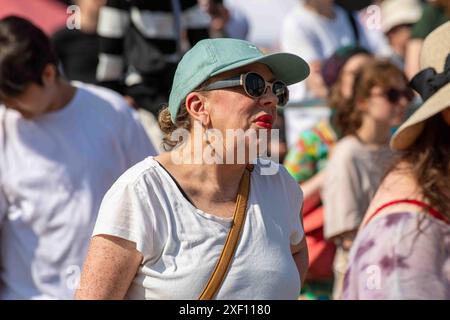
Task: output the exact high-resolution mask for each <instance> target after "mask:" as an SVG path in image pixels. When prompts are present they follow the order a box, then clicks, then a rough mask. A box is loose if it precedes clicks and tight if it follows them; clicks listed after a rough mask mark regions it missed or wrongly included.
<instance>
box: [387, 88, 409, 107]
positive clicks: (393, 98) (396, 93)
mask: <svg viewBox="0 0 450 320" xmlns="http://www.w3.org/2000/svg"><path fill="white" fill-rule="evenodd" d="M384 96H385V97H386V98H387V99H388V100H389V102H391V103H396V102H398V100H400V98H402V97H405V98H406V100H408V101H411V100H412V99H413V98H414V93H413V92H412V90H409V89H405V90H397V89H394V88H391V89H388V90H386V91H385V92H384Z"/></svg>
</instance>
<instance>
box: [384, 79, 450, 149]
mask: <svg viewBox="0 0 450 320" xmlns="http://www.w3.org/2000/svg"><path fill="white" fill-rule="evenodd" d="M447 107H450V83H448V84H447V85H445V86H444V87H443V88H441V89H440V90H439V91H437V92H436V93H435V94H433V95H432V96H431V97H430V98H429V99H428V100H427V101H425V103H424V104H423V105H422V106H421V107H420V108H419V109H417V110H416V112H414V113H413V114H412V115H411V116H410V117H409V118H408V120H406V121H405V122H404V123H403V124H402V125H401V126H400V128H398V129H397V131H396V132H395V133H394V135H393V136H392V138H391V141H390V146H391V148H392V149H394V150H404V149H406V148H408V147H409V146H410V145H411V144H413V143H414V141H416V139H417V137H418V136H419V135H420V134H421V132H422V130H423V128H424V121H425V120H427V119H429V118H431V117H432V116H434V115H436V114H438V113H439V112H441V111H442V110H444V109H446V108H447Z"/></svg>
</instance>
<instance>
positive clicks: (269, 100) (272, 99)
mask: <svg viewBox="0 0 450 320" xmlns="http://www.w3.org/2000/svg"><path fill="white" fill-rule="evenodd" d="M259 102H260V103H261V104H262V105H263V106H265V107H276V106H277V103H278V98H277V96H276V95H275V94H274V93H273V92H272V90H271V89H270V87H269V86H267V87H266V91H265V92H264V94H263V95H262V96H261V97H260V98H259Z"/></svg>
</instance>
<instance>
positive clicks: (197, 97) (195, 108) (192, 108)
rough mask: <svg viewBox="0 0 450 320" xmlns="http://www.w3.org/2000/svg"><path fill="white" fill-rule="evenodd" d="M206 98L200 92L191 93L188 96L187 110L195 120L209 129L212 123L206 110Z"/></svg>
mask: <svg viewBox="0 0 450 320" xmlns="http://www.w3.org/2000/svg"><path fill="white" fill-rule="evenodd" d="M205 102H206V97H205V96H204V95H202V94H200V93H199V92H191V93H189V94H188V95H187V96H186V110H187V112H188V113H189V114H190V115H191V117H192V118H194V119H195V120H198V121H200V123H201V124H202V125H203V126H204V127H207V126H208V124H209V121H210V118H209V112H208V110H207V108H206V103H205Z"/></svg>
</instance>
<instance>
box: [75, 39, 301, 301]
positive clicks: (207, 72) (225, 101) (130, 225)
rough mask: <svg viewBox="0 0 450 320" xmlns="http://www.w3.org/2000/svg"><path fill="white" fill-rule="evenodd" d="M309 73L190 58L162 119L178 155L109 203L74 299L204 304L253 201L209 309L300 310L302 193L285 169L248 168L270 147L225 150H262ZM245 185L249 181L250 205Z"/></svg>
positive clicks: (210, 45)
mask: <svg viewBox="0 0 450 320" xmlns="http://www.w3.org/2000/svg"><path fill="white" fill-rule="evenodd" d="M308 73H309V69H308V65H307V64H306V62H304V61H303V60H302V59H301V58H300V57H298V56H295V55H292V54H286V53H278V54H272V55H267V56H266V55H263V54H262V52H261V51H260V50H259V49H258V48H257V47H256V46H255V45H253V44H252V43H250V42H247V41H244V40H237V39H208V40H202V41H200V42H198V43H197V44H196V45H195V46H194V47H193V48H192V49H191V50H189V51H188V52H187V53H186V54H185V55H184V57H183V59H182V60H181V62H180V63H179V64H178V66H177V71H176V76H175V78H174V81H173V85H172V91H171V94H170V99H169V105H168V107H166V108H165V109H163V111H162V112H161V114H160V117H159V123H160V126H161V128H162V129H163V131H164V132H165V133H166V137H165V142H166V146H167V147H168V149H169V150H170V151H169V152H166V153H162V154H161V155H159V156H157V157H149V158H147V159H146V160H144V161H142V162H140V163H139V164H137V165H135V166H134V167H133V168H131V169H129V170H128V171H127V172H125V173H124V174H123V175H122V176H121V177H120V178H119V180H117V182H116V183H115V184H114V185H113V186H112V187H111V189H110V190H109V191H108V193H107V194H106V195H105V198H104V199H103V202H102V205H101V208H100V212H99V216H98V219H97V222H96V225H95V229H94V233H93V238H92V240H91V245H90V249H89V252H88V255H87V258H86V262H85V264H84V267H83V272H82V275H81V282H80V288H79V289H78V290H77V293H76V298H78V299H123V298H127V299H197V298H200V297H201V296H202V295H201V293H202V290H203V289H204V288H205V287H207V283H208V279H209V278H210V276H211V274H212V271H213V270H214V267H215V265H216V263H217V261H218V259H219V256H220V255H221V252H222V249H223V247H224V243H225V239H226V238H227V234H228V232H229V230H230V228H231V227H232V225H233V222H234V221H236V220H234V219H233V217H234V216H235V213H236V212H239V211H240V210H239V209H238V208H239V206H238V205H237V204H238V203H240V201H239V199H242V198H243V197H244V198H247V199H248V202H247V204H245V205H244V207H243V208H244V210H243V211H246V216H245V220H244V224H243V228H242V230H241V233H240V238H239V239H238V243H237V248H236V251H235V253H234V255H233V257H232V259H231V261H230V264H229V267H228V271H227V272H226V273H225V278H224V280H223V282H221V285H219V286H218V290H217V291H216V292H215V293H214V294H213V295H212V296H211V297H209V298H215V299H297V298H298V295H299V292H300V288H301V282H302V281H304V279H305V275H306V271H307V267H308V250H307V247H306V242H305V238H304V231H303V227H302V222H301V213H300V212H301V207H302V202H303V200H302V192H301V190H300V188H299V186H298V184H297V183H296V182H295V180H294V179H292V178H291V177H290V175H289V174H288V173H287V171H286V169H284V167H283V166H281V165H279V164H275V163H274V162H273V161H268V162H267V160H262V159H255V158H256V155H254V156H250V154H249V150H250V146H253V145H257V146H259V148H262V149H264V147H267V145H264V143H263V140H256V141H253V142H254V143H253V144H252V143H251V140H250V138H249V139H247V138H245V136H244V138H245V139H243V140H239V136H237V140H235V139H234V138H235V136H233V138H232V139H231V140H228V139H227V140H226V141H224V140H222V141H219V142H218V140H217V139H218V138H219V137H220V136H222V137H224V136H225V134H226V135H228V133H238V132H242V133H243V132H244V131H245V133H250V134H251V133H254V134H255V135H254V136H255V137H259V139H262V135H264V134H267V133H268V132H270V129H271V128H272V125H273V123H274V121H275V117H276V106H277V105H284V104H286V103H287V100H288V91H287V85H288V84H292V83H295V82H298V81H301V80H303V79H305V78H306V77H307V75H308ZM230 131H231V132H230ZM181 132H184V133H187V135H186V136H184V137H183V140H182V142H180V140H179V139H178V138H177V137H176V134H178V133H181ZM241 137H242V136H241ZM247 137H248V136H247ZM257 139H258V138H257ZM237 141H242V142H243V144H240V145H241V146H243V148H242V149H241V148H238V146H239V145H238V143H237ZM266 142H267V141H266ZM191 146H193V148H192V149H191ZM172 148H173V149H172ZM211 148H212V149H211ZM208 150H209V151H210V152H211V153H210V155H211V154H212V155H214V156H213V158H212V159H211V158H209V156H206V155H207V154H208ZM240 151H244V153H240ZM195 154H200V158H198V159H197V158H195ZM191 155H194V159H193V158H191ZM202 155H203V156H202ZM220 155H222V156H220ZM235 155H236V157H235ZM240 156H242V158H241V157H240ZM197 160H198V161H197ZM210 160H212V161H210ZM240 160H242V161H240ZM255 160H256V161H255ZM267 163H268V164H269V165H270V166H271V167H272V169H274V170H271V169H269V168H267V167H266V164H267ZM251 164H254V167H253V171H252V172H251V170H252V169H251V168H252V166H251ZM266 169H269V170H266ZM248 177H249V180H246V178H248ZM240 181H241V182H243V181H249V185H250V191H249V194H248V197H245V192H241V191H242V190H241V188H240V186H241V182H240ZM238 192H239V195H240V197H238Z"/></svg>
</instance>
